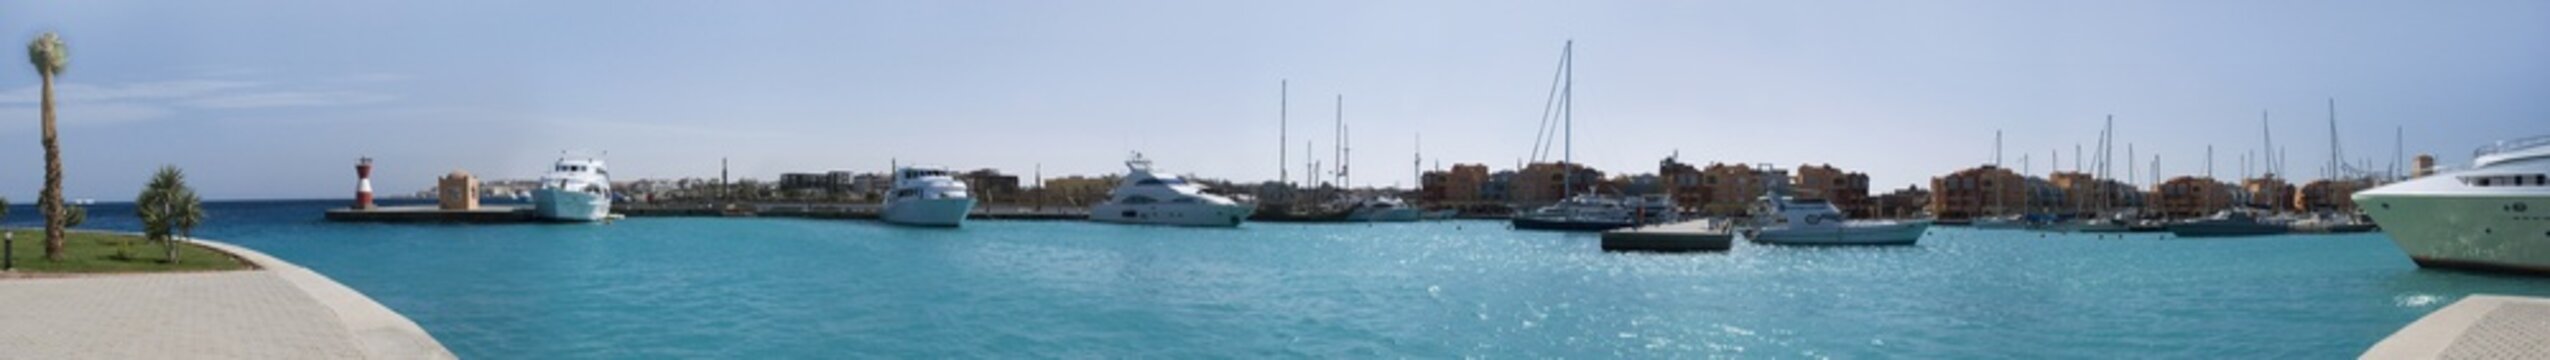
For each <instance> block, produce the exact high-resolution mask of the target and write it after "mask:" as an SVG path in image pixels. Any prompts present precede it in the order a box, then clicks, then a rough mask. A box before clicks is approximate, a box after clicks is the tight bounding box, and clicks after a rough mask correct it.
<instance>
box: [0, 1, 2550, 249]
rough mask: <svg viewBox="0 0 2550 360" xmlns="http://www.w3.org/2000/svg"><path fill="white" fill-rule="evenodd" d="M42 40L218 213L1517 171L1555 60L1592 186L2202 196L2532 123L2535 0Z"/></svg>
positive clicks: (72, 136) (2459, 160)
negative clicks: (931, 172)
mask: <svg viewBox="0 0 2550 360" xmlns="http://www.w3.org/2000/svg"><path fill="white" fill-rule="evenodd" d="M44 31H58V32H60V33H61V34H62V37H63V39H64V40H65V41H66V42H67V43H68V44H69V47H70V49H71V52H70V53H71V65H70V67H69V68H68V69H67V71H65V72H64V73H63V74H62V75H61V77H60V78H59V84H60V85H59V87H58V88H57V89H56V94H57V96H59V99H60V105H59V111H60V119H59V121H60V123H61V139H62V144H63V145H62V146H63V151H64V155H63V157H64V159H65V169H66V170H67V173H68V174H67V175H66V179H67V180H66V181H67V182H68V185H67V186H66V191H67V193H68V196H70V197H72V198H94V199H99V200H101V201H118V200H123V199H130V198H131V197H132V196H133V194H134V193H136V192H137V191H138V189H140V187H141V184H142V183H143V182H144V181H145V180H146V179H147V177H148V175H149V173H150V172H151V171H152V170H154V169H156V168H157V167H159V166H162V165H173V166H178V167H181V168H183V169H185V170H186V172H187V174H188V179H189V180H190V182H191V183H192V184H194V185H195V186H196V187H197V188H198V189H199V191H200V192H201V193H203V194H205V195H206V196H207V197H210V198H214V199H268V198H347V197H351V193H352V190H353V187H354V181H355V180H354V174H353V171H352V169H351V167H352V165H353V164H354V162H355V159H356V158H359V157H364V156H369V157H372V158H374V159H375V161H376V164H377V167H378V169H377V170H376V173H375V174H374V180H373V181H374V185H375V187H376V188H377V189H379V191H381V192H383V193H385V194H405V193H408V192H412V191H416V190H423V189H427V188H428V187H430V186H431V184H432V179H433V177H435V176H439V175H440V174H443V173H446V172H449V171H452V170H455V169H466V170H468V171H470V172H473V173H476V174H478V175H479V176H481V177H484V178H529V177H536V176H538V174H539V172H541V170H543V169H545V168H547V167H548V165H549V163H550V162H552V161H555V160H556V159H557V157H558V156H559V153H560V152H561V151H564V150H577V151H587V152H594V151H599V152H605V155H604V156H605V158H606V159H607V160H608V161H609V162H610V166H611V168H612V172H613V175H614V177H615V178H617V179H622V180H626V179H631V178H679V177H714V176H717V173H718V170H719V161H720V159H728V160H729V161H731V164H732V165H731V168H732V170H733V171H734V173H735V174H736V175H737V176H739V177H756V178H763V179H771V178H776V177H777V175H778V174H780V173H784V172H802V171H826V170H854V171H884V170H886V169H887V168H888V167H889V166H890V164H893V163H898V162H900V163H907V164H908V163H921V164H930V165H939V166H946V167H951V168H957V169H975V168H997V169H1002V170H1004V171H1007V172H1011V173H1016V174H1020V175H1022V176H1025V177H1030V178H1032V176H1033V175H1035V174H1036V173H1040V172H1041V173H1042V174H1043V176H1045V177H1048V178H1053V177H1060V176H1063V175H1070V174H1082V175H1100V174H1107V173H1116V172H1121V171H1122V170H1123V165H1122V162H1123V160H1125V158H1126V157H1127V156H1128V154H1130V153H1133V152H1141V153H1143V154H1145V155H1146V156H1148V157H1149V158H1151V159H1153V160H1154V161H1155V162H1156V163H1157V166H1158V167H1160V168H1162V169H1165V170H1170V171H1173V172H1177V173H1186V174H1193V175H1196V176H1202V177H1210V178H1228V179H1240V180H1271V179H1274V178H1276V177H1277V176H1278V175H1279V169H1281V170H1282V171H1289V172H1290V174H1289V175H1290V176H1292V177H1293V178H1295V179H1299V178H1300V177H1302V176H1303V175H1304V174H1302V172H1303V170H1301V169H1302V167H1303V166H1304V165H1303V163H1304V161H1305V159H1303V155H1302V154H1303V153H1304V149H1303V146H1304V144H1303V142H1315V144H1314V145H1313V146H1315V147H1316V149H1315V150H1314V151H1311V153H1312V154H1314V155H1315V156H1317V157H1318V159H1317V160H1319V161H1321V162H1322V163H1323V164H1329V165H1334V164H1337V163H1338V161H1336V160H1335V159H1333V157H1334V156H1333V154H1334V153H1333V151H1332V150H1331V149H1330V147H1331V146H1333V145H1334V144H1332V142H1333V141H1332V139H1333V138H1332V137H1331V135H1332V133H1333V131H1334V128H1333V124H1334V123H1335V121H1336V120H1337V119H1336V118H1335V117H1337V116H1338V114H1339V113H1340V112H1341V111H1340V110H1341V109H1339V106H1340V105H1339V104H1338V101H1337V100H1336V99H1337V98H1338V97H1339V96H1343V98H1344V101H1343V105H1342V106H1343V109H1342V116H1343V120H1344V121H1345V122H1347V123H1348V124H1349V127H1350V128H1351V133H1352V138H1350V139H1349V140H1348V142H1347V143H1348V145H1349V146H1351V147H1352V149H1353V150H1352V156H1351V158H1350V159H1348V160H1350V164H1351V166H1352V168H1351V169H1352V170H1351V172H1352V173H1353V178H1352V182H1353V183H1354V184H1356V185H1361V186H1393V185H1397V186H1412V185H1414V182H1415V180H1414V178H1415V171H1416V170H1417V169H1416V167H1417V166H1416V165H1419V164H1415V162H1416V159H1417V158H1418V155H1417V154H1418V153H1422V154H1423V155H1422V157H1423V158H1424V159H1425V160H1424V161H1423V164H1422V165H1423V167H1426V168H1433V167H1435V166H1436V164H1437V163H1440V164H1442V165H1441V166H1444V167H1449V166H1451V165H1452V164H1457V163H1486V164H1489V165H1490V166H1491V167H1495V168H1510V167H1513V166H1514V164H1515V163H1517V162H1521V161H1526V160H1528V158H1529V157H1530V156H1531V155H1530V154H1529V152H1530V151H1531V148H1532V145H1533V142H1534V141H1533V139H1534V138H1535V136H1536V131H1537V130H1536V129H1537V126H1538V125H1539V118H1540V114H1541V110H1542V107H1543V105H1544V102H1543V99H1544V98H1545V97H1546V96H1547V95H1548V89H1549V86H1550V77H1551V74H1552V71H1553V70H1555V69H1556V65H1557V61H1558V55H1559V51H1560V48H1561V47H1562V46H1563V44H1565V43H1566V42H1567V41H1569V40H1574V41H1575V47H1576V53H1575V57H1574V59H1575V60H1574V61H1575V69H1574V71H1575V75H1576V80H1575V81H1574V89H1575V90H1574V93H1575V94H1574V98H1575V103H1576V104H1575V111H1574V121H1573V123H1574V126H1573V133H1574V137H1573V139H1574V140H1575V141H1574V145H1573V146H1572V147H1571V148H1572V149H1573V158H1574V159H1575V160H1576V161H1579V162H1583V163H1586V164H1589V165H1591V166H1594V167H1597V168H1600V169H1603V170H1607V171H1611V172H1615V173H1617V172H1637V173H1645V172H1653V171H1655V169H1656V162H1657V161H1658V160H1660V159H1662V158H1664V157H1666V156H1670V155H1674V154H1679V155H1680V157H1681V159H1682V160H1683V161H1685V162H1692V163H1700V164H1707V163H1710V162H1727V163H1747V164H1756V163H1770V164H1776V165H1778V166H1782V167H1795V166H1798V165H1800V164H1830V165H1833V166H1837V167H1841V168H1843V169H1846V170H1850V171H1857V172H1865V173H1868V174H1869V176H1870V178H1871V180H1872V181H1871V182H1872V187H1875V188H1879V189H1877V190H1878V191H1883V190H1886V189H1897V188H1902V187H1905V186H1907V185H1914V184H1920V185H1921V186H1923V187H1927V186H1928V185H1927V184H1928V181H1929V178H1931V177H1933V176H1938V175H1941V174H1945V173H1948V172H1951V171H1954V170H1957V169H1961V168H1967V167H1972V166H1975V165H1979V164H1983V163H1988V162H1991V161H1993V157H1994V154H1993V134H1994V132H1995V131H2000V132H2002V133H2003V134H2004V138H2003V140H2002V144H2003V146H2004V148H2005V149H2006V150H2005V151H2004V153H2003V155H2002V156H2001V157H2002V162H2003V163H2004V164H2006V165H2007V166H2010V167H2014V168H2015V167H2022V163H2021V161H2020V159H2021V157H2022V156H2026V157H2027V158H2028V159H2027V160H2028V161H2027V163H2026V164H2027V165H2026V166H2025V167H2026V168H2028V169H2029V170H2031V171H2030V172H2032V173H2037V174H2042V173H2044V172H2046V171H2048V164H2047V162H2048V159H2047V158H2048V157H2053V156H2058V155H2057V154H2056V153H2058V152H2059V153H2060V155H2059V156H2060V157H2061V158H2062V162H2063V163H2064V167H2066V168H2069V167H2071V166H2072V164H2073V163H2075V159H2074V158H2075V157H2076V156H2075V155H2073V153H2072V152H2073V148H2074V146H2075V145H2080V146H2084V147H2094V146H2095V145H2096V143H2097V136H2098V134H2099V131H2100V127H2101V126H2102V122H2103V121H2104V119H2106V118H2107V117H2109V116H2114V118H2115V123H2116V125H2115V137H2114V138H2115V143H2116V144H2117V145H2116V149H2115V152H2117V154H2116V156H2115V157H2116V158H2117V160H2115V161H2114V162H2115V163H2116V165H2114V166H2113V168H2112V171H2113V172H2116V173H2119V174H2118V177H2123V176H2122V173H2123V172H2124V171H2125V170H2126V169H2125V166H2124V164H2126V163H2132V164H2136V165H2137V167H2140V166H2145V165H2149V164H2150V163H2151V162H2152V161H2153V160H2154V159H2155V157H2157V160H2158V162H2159V165H2160V167H2159V170H2160V171H2161V172H2162V173H2163V174H2166V175H2190V174H2193V175H2202V174H2204V173H2206V171H2207V170H2206V166H2205V164H2206V163H2207V161H2206V156H2205V153H2206V148H2207V147H2208V146H2210V147H2212V148H2213V153H2214V156H2213V160H2212V164H2213V166H2212V170H2211V171H2212V172H2213V173H2214V174H2216V176H2218V177H2225V178H2228V177H2235V176H2238V175H2239V174H2240V173H2241V165H2240V164H2241V163H2242V160H2241V159H2242V157H2243V154H2244V153H2250V152H2255V151H2256V149H2258V148H2261V147H2263V144H2262V142H2263V141H2262V134H2261V129H2260V123H2259V120H2260V115H2261V113H2262V112H2265V113H2268V114H2270V116H2271V121H2272V126H2273V128H2274V130H2275V132H2274V141H2275V142H2276V146H2278V147H2281V148H2282V150H2283V151H2285V153H2286V154H2287V155H2286V157H2287V159H2288V160H2287V165H2286V169H2285V172H2286V173H2289V174H2298V175H2300V177H2302V178H2312V177H2316V174H2318V173H2319V172H2320V168H2321V167H2322V165H2321V164H2325V163H2326V162H2327V159H2328V157H2329V155H2328V154H2329V152H2330V151H2329V147H2330V146H2329V145H2330V144H2329V143H2330V134H2329V132H2330V128H2329V125H2328V122H2329V117H2330V115H2331V114H2330V113H2329V110H2328V106H2329V101H2330V100H2331V99H2334V100H2335V101H2336V104H2337V108H2336V109H2337V111H2336V114H2335V115H2336V121H2337V123H2338V126H2339V128H2338V136H2339V141H2340V142H2341V143H2342V144H2344V151H2345V152H2346V154H2347V157H2348V158H2350V160H2369V161H2371V162H2372V163H2373V166H2374V167H2377V168H2383V167H2388V166H2390V164H2391V162H2392V154H2393V152H2394V146H2393V139H2394V131H2395V130H2397V131H2399V132H2400V133H2399V137H2400V139H2402V140H2403V143H2404V145H2405V146H2404V151H2405V152H2406V153H2408V154H2410V155H2411V156H2414V154H2420V153H2431V154H2434V155H2436V156H2437V157H2438V158H2440V159H2441V160H2442V162H2443V163H2445V164H2448V165H2462V164H2466V163H2467V161H2468V160H2469V157H2470V150H2471V149H2473V148H2475V147H2477V146H2480V145H2483V144H2486V143H2488V142H2491V141H2496V140H2501V139H2508V138H2516V137H2523V136H2531V135H2540V134H2550V126H2544V125H2550V101H2544V99H2545V95H2550V2H2541V1H2513V0H2481V1H2452V2H2403V1H2237V2H2222V1H2133V2H2074V1H1924V2H1873V3H1863V2H1825V1H1672V2H1662V1H1618V2H1614V1H1564V2H1519V1H1518V2H1472V1H1205V2H1197V1H1166V0H1163V1H1067V2H1057V1H954V2H911V1H896V2H859V1H790V2H766V1H716V2H705V1H702V2H687V1H669V2H645V3H637V2H616V1H593V2H583V1H536V2H524V1H475V0H460V1H421V2H420V1H406V2H389V1H219V2H213V1H175V2H171V1H75V2H71V1H5V2H0V36H7V37H10V38H13V39H32V38H33V37H34V36H36V34H39V33H41V32H44ZM21 64H23V63H21ZM0 68H6V66H0ZM15 69H17V70H14V71H8V70H0V118H17V119H20V120H19V121H15V122H8V123H15V124H17V125H0V195H6V196H8V197H10V198H12V199H13V200H17V201H18V202H21V203H24V202H32V199H33V198H34V194H35V192H36V190H37V189H38V188H40V187H41V181H42V169H43V160H42V152H41V147H40V145H39V144H38V135H37V134H38V130H39V127H38V122H39V121H38V119H39V111H38V109H37V102H38V99H39V95H38V94H39V93H38V91H37V90H36V87H37V86H38V84H39V79H38V77H37V76H36V74H35V72H34V71H33V68H32V67H30V66H27V65H17V66H16V67H15ZM1285 83H1289V86H1288V88H1289V95H1287V94H1286V91H1280V90H1279V89H1284V88H1285V87H1279V86H1282V85H1279V84H1285ZM1279 103H1288V104H1289V105H1288V106H1279ZM1285 113H1288V114H1289V115H1284V116H1283V117H1284V119H1281V121H1279V114H1285ZM1281 123H1289V126H1284V125H1280V124H1281ZM1279 127H1281V128H1285V129H1288V131H1279V130H1278V129H1279ZM1287 135H1288V136H1287ZM1279 136H1285V137H1283V139H1285V140H1279ZM1420 137H1422V147H1420V144H1419V138H1420ZM1279 141H1281V142H1279ZM12 144H14V145H12ZM2127 144H2131V146H2132V147H2133V150H2134V151H2135V155H2136V156H2135V158H2134V159H2132V160H2128V159H2126V157H2125V156H2124V154H2123V152H2125V150H2126V147H2127ZM1279 145H1281V146H1283V148H1282V149H1280V150H1279V148H1278V146H1279ZM12 148H14V149H17V150H16V151H14V153H15V154H17V155H7V153H11V152H9V151H6V149H12ZM2087 150H2090V151H2092V152H2095V150H2096V149H2094V148H2091V149H2087ZM1278 154H1287V155H1285V157H1288V158H1286V159H1283V160H1280V161H1289V163H1279V156H1278ZM1552 157H1556V154H1555V153H1553V156H1552ZM10 169H16V170H10ZM2138 171H2140V172H2142V174H2140V177H2139V178H2136V179H2133V180H2136V181H2137V182H2141V181H2142V180H2144V179H2147V178H2149V177H2150V176H2149V175H2148V171H2149V169H2138Z"/></svg>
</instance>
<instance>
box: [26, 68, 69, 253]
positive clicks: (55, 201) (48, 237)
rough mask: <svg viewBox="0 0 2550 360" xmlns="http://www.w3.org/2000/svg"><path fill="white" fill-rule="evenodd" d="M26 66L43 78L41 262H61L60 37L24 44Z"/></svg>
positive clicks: (39, 200)
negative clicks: (56, 106)
mask: <svg viewBox="0 0 2550 360" xmlns="http://www.w3.org/2000/svg"><path fill="white" fill-rule="evenodd" d="M27 62H29V63H33V64H35V73H36V75H39V76H41V77H43V78H44V105H43V106H44V193H43V194H41V195H38V196H37V197H38V198H39V199H37V201H36V202H37V203H39V204H42V205H43V207H44V209H42V210H43V212H44V258H45V259H46V260H52V261H62V238H63V234H62V230H63V228H64V226H63V211H62V145H61V143H59V142H57V141H56V140H57V139H56V138H55V137H54V135H55V133H54V131H53V77H54V76H57V75H61V74H62V69H64V68H67V67H70V66H71V53H70V49H67V48H63V47H62V36H61V35H58V34H54V33H53V32H51V31H46V32H44V34H43V35H36V37H35V41H33V42H28V43H27Z"/></svg>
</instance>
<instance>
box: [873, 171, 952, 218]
mask: <svg viewBox="0 0 2550 360" xmlns="http://www.w3.org/2000/svg"><path fill="white" fill-rule="evenodd" d="M965 191H966V189H965V182H962V181H956V177H954V176H950V175H949V174H948V172H947V169H938V168H922V167H903V168H897V169H895V170H894V190H893V191H892V192H889V193H887V194H886V198H885V211H884V212H883V213H882V214H881V215H880V216H878V218H880V219H884V220H885V222H889V223H896V224H904V225H921V226H946V227H957V226H962V225H964V224H965V214H967V213H971V212H973V211H974V197H973V196H970V195H967V194H966V192H965Z"/></svg>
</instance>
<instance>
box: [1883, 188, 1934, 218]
mask: <svg viewBox="0 0 2550 360" xmlns="http://www.w3.org/2000/svg"><path fill="white" fill-rule="evenodd" d="M1869 202H1870V203H1872V204H1874V205H1872V206H1870V207H1871V208H1872V209H1870V210H1869V211H1870V212H1871V213H1872V214H1870V215H1872V216H1869V217H1870V218H1886V219H1906V218H1914V217H1919V216H1920V215H1921V213H1922V212H1924V211H1926V210H1928V208H1929V205H1930V191H1929V190H1922V189H1921V187H1918V186H1907V187H1904V188H1903V189H1898V190H1895V191H1889V192H1886V194H1884V195H1877V197H1875V198H1872V199H1870V200H1869Z"/></svg>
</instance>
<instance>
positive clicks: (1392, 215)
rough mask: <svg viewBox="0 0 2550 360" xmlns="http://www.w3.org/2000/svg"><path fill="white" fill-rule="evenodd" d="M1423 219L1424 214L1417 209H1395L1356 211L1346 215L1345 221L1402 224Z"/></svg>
mask: <svg viewBox="0 0 2550 360" xmlns="http://www.w3.org/2000/svg"><path fill="white" fill-rule="evenodd" d="M1424 217H1425V212H1423V211H1417V209H1414V208H1396V209H1381V210H1356V211H1355V212H1354V213H1352V214H1347V215H1346V220H1353V221H1386V222H1402V221H1417V220H1418V219H1421V218H1424Z"/></svg>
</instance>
